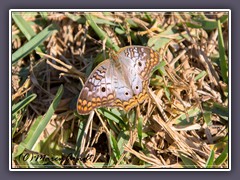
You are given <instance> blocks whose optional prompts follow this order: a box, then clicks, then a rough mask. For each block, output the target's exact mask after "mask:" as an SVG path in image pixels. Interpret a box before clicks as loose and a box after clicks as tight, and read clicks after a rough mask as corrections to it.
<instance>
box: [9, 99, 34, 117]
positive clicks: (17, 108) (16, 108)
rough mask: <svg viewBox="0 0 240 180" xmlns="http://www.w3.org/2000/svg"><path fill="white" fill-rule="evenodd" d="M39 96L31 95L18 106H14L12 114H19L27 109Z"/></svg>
mask: <svg viewBox="0 0 240 180" xmlns="http://www.w3.org/2000/svg"><path fill="white" fill-rule="evenodd" d="M36 97H37V95H36V94H31V95H29V96H27V97H26V98H24V99H23V100H22V101H20V102H18V103H17V104H14V105H13V106H12V114H15V113H17V112H18V111H20V110H21V109H23V108H24V107H26V106H27V105H28V104H29V103H30V102H32V101H33V100H34V99H36Z"/></svg>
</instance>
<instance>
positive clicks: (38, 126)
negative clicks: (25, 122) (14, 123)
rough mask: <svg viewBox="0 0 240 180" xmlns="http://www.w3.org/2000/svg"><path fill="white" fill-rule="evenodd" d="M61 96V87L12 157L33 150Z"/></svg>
mask: <svg viewBox="0 0 240 180" xmlns="http://www.w3.org/2000/svg"><path fill="white" fill-rule="evenodd" d="M62 95H63V86H62V85H61V86H60V88H59V89H58V92H57V94H56V96H55V98H54V100H53V102H52V104H51V105H50V107H49V109H48V111H47V113H46V114H45V115H44V116H43V117H42V118H41V117H39V118H37V120H36V121H35V122H34V123H33V124H32V126H31V128H30V130H29V132H28V134H27V137H26V139H25V140H23V141H22V142H21V143H20V144H19V146H18V150H17V152H16V154H14V157H16V156H18V155H20V154H21V153H22V152H23V151H24V149H25V148H27V149H29V150H32V149H33V147H34V145H35V144H36V142H37V140H38V138H39V136H40V135H41V133H42V132H43V130H44V129H45V127H46V126H47V124H48V122H49V121H50V119H51V117H52V115H53V113H54V112H55V110H56V108H57V106H58V104H59V102H60V99H61V97H62Z"/></svg>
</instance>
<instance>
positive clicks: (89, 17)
mask: <svg viewBox="0 0 240 180" xmlns="http://www.w3.org/2000/svg"><path fill="white" fill-rule="evenodd" d="M85 17H86V19H87V22H88V23H89V24H90V26H91V27H92V28H93V30H94V31H95V32H96V33H97V35H98V36H99V38H100V39H101V40H102V41H103V40H106V45H107V46H108V47H109V48H110V49H114V50H115V51H118V50H119V47H118V46H117V45H116V44H114V43H113V42H112V40H111V38H109V37H108V36H107V34H106V33H105V32H104V31H103V30H102V29H101V28H100V27H99V26H98V25H97V24H96V22H95V21H94V18H93V17H92V15H90V14H86V15H85Z"/></svg>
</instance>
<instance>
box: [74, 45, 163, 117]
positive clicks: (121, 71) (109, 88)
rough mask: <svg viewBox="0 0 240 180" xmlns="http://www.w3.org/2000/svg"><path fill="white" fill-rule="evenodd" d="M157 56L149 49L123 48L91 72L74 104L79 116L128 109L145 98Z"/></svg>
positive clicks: (138, 47) (143, 47) (157, 59)
mask: <svg viewBox="0 0 240 180" xmlns="http://www.w3.org/2000/svg"><path fill="white" fill-rule="evenodd" d="M158 63H159V54H158V53H157V52H156V51H154V50H152V49H151V48H150V47H145V46H126V47H124V48H121V49H120V50H119V51H118V52H117V53H116V55H115V56H113V57H112V58H110V59H107V60H104V61H103V62H102V63H100V64H98V66H97V67H96V68H95V69H94V70H93V71H92V73H91V74H90V76H89V77H88V79H87V81H86V82H85V84H84V86H83V88H82V90H81V92H80V94H79V98H78V101H77V111H78V113H79V114H83V115H85V114H89V113H90V112H91V111H92V110H94V109H95V108H99V107H118V108H120V109H123V110H125V111H126V112H129V110H130V109H132V108H133V107H135V106H136V105H138V104H140V103H142V102H143V101H144V100H145V99H147V98H148V91H147V89H148V86H149V79H150V73H151V71H152V70H153V68H154V67H155V66H156V65H157V64H158Z"/></svg>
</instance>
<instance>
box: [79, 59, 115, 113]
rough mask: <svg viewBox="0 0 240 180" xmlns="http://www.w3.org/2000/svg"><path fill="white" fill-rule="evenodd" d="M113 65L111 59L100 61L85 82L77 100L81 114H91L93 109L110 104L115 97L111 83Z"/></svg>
mask: <svg viewBox="0 0 240 180" xmlns="http://www.w3.org/2000/svg"><path fill="white" fill-rule="evenodd" d="M111 73H112V65H111V62H110V60H105V61H103V62H102V63H100V64H99V65H98V66H97V67H96V68H95V69H94V70H93V71H92V73H91V74H90V76H89V77H88V79H87V81H86V82H85V84H84V86H83V88H82V90H81V92H80V95H79V98H78V102H77V110H78V113H79V114H89V113H90V112H91V111H92V110H93V109H95V108H97V107H101V106H108V105H111V103H112V102H113V101H114V99H115V91H114V89H113V88H112V85H111V82H112V80H111Z"/></svg>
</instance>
